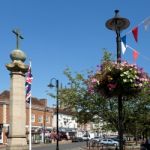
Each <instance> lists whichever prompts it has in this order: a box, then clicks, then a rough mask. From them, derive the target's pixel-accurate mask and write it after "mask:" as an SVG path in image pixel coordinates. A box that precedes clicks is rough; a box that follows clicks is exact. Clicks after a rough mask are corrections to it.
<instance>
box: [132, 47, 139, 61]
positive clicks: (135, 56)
mask: <svg viewBox="0 0 150 150" xmlns="http://www.w3.org/2000/svg"><path fill="white" fill-rule="evenodd" d="M138 56H139V53H138V52H137V51H136V50H133V59H134V61H136V60H137V58H138Z"/></svg>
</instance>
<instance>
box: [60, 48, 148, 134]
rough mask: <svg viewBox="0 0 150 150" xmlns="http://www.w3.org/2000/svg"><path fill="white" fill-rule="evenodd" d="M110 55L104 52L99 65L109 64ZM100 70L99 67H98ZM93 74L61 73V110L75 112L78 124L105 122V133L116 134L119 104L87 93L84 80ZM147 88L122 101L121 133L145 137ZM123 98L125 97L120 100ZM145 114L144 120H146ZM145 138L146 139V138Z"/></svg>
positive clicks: (146, 118)
mask: <svg viewBox="0 0 150 150" xmlns="http://www.w3.org/2000/svg"><path fill="white" fill-rule="evenodd" d="M111 60H112V58H111V53H109V52H108V51H106V50H105V51H104V55H103V58H102V59H101V63H102V62H105V61H107V62H108V61H111ZM99 67H100V65H99ZM93 73H94V71H93V70H92V71H91V70H90V71H87V74H86V75H84V74H81V73H74V74H73V73H72V71H71V69H69V68H67V69H65V70H64V74H65V76H66V77H67V78H68V83H69V86H68V87H64V88H61V89H60V90H59V99H60V103H61V106H63V108H64V109H66V110H68V111H74V114H75V117H77V120H78V122H79V123H87V122H89V121H90V122H91V121H92V122H99V119H101V120H103V121H104V122H106V124H105V129H111V130H113V131H117V130H118V102H117V99H116V98H107V99H106V98H104V97H103V96H102V95H100V94H97V93H93V94H90V93H89V91H88V86H87V80H88V78H89V77H90V76H91V74H93ZM148 91H149V87H147V89H146V88H145V90H144V91H143V94H141V95H138V96H137V95H136V96H134V97H132V98H131V97H128V98H126V99H124V100H123V106H124V107H123V125H124V133H126V134H131V135H134V136H137V135H135V133H136V134H138V135H139V136H140V135H141V134H145V133H146V132H147V131H148V130H149V131H150V129H149V126H148V125H149V123H150V117H149V116H150V109H149V108H150V107H149V104H150V96H149V94H147V92H148ZM123 98H124V97H123ZM145 114H146V117H145ZM145 136H146V135H145Z"/></svg>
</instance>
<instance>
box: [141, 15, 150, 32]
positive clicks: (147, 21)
mask: <svg viewBox="0 0 150 150" xmlns="http://www.w3.org/2000/svg"><path fill="white" fill-rule="evenodd" d="M143 24H144V29H145V31H146V30H147V29H148V28H149V26H150V17H149V18H147V19H145V20H144V21H143Z"/></svg>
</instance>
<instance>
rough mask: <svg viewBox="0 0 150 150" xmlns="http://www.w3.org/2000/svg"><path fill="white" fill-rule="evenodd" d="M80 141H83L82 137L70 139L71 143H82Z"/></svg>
mask: <svg viewBox="0 0 150 150" xmlns="http://www.w3.org/2000/svg"><path fill="white" fill-rule="evenodd" d="M82 141H84V140H83V139H82V137H74V138H72V142H82Z"/></svg>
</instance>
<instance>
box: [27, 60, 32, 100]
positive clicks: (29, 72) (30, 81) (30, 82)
mask: <svg viewBox="0 0 150 150" xmlns="http://www.w3.org/2000/svg"><path fill="white" fill-rule="evenodd" d="M32 80H33V76H32V73H31V62H30V65H29V68H28V72H27V77H26V82H25V88H26V97H25V99H26V102H27V103H30V98H31V84H32Z"/></svg>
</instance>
